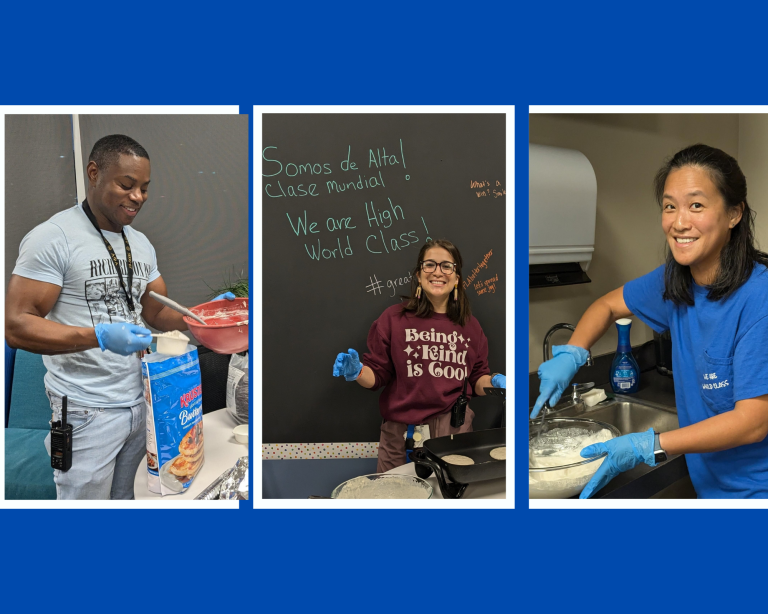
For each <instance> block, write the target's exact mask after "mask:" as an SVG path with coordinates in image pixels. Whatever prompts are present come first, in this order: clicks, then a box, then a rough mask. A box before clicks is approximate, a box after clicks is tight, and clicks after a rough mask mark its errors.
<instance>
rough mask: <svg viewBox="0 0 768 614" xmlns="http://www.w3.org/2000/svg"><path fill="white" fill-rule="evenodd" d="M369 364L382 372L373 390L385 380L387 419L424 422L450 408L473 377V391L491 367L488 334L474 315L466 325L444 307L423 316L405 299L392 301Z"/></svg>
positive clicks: (376, 329) (374, 332)
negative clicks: (450, 316)
mask: <svg viewBox="0 0 768 614" xmlns="http://www.w3.org/2000/svg"><path fill="white" fill-rule="evenodd" d="M368 350H369V351H368V352H367V353H366V354H363V365H365V366H367V367H369V368H370V369H371V370H372V371H373V373H374V375H375V376H376V383H375V384H374V386H373V390H376V389H378V388H380V387H381V386H384V387H385V388H384V392H382V393H381V396H380V397H379V408H380V410H381V415H382V416H383V417H384V419H385V420H392V421H394V422H401V423H405V424H422V423H424V422H425V421H426V420H427V418H429V417H430V416H433V415H435V414H439V413H442V412H445V411H450V409H451V407H453V404H454V402H455V401H456V399H458V398H459V395H460V394H461V389H462V385H463V383H464V377H468V378H469V379H468V383H467V396H468V397H472V396H474V387H475V383H476V382H477V380H478V379H480V377H481V376H483V375H490V371H489V370H488V340H487V339H486V338H485V335H484V334H483V329H482V328H480V323H479V322H478V321H477V320H476V319H475V318H474V317H471V318H470V319H469V321H468V322H467V324H466V325H465V326H459V325H458V324H454V323H453V322H451V321H450V320H449V319H448V316H447V315H445V314H444V313H435V314H433V315H432V316H431V317H429V318H417V317H416V316H415V315H414V314H413V313H412V312H403V311H402V306H401V305H393V306H392V307H389V308H388V309H387V310H386V311H385V312H384V313H383V314H381V316H380V317H379V319H378V320H376V321H375V322H374V323H373V326H371V330H370V332H369V333H368Z"/></svg>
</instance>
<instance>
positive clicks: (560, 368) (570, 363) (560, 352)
mask: <svg viewBox="0 0 768 614" xmlns="http://www.w3.org/2000/svg"><path fill="white" fill-rule="evenodd" d="M552 355H553V357H554V358H551V359H550V360H548V361H547V362H543V363H541V364H540V365H539V379H540V380H541V384H539V398H538V399H536V403H535V405H534V406H533V411H532V412H531V418H535V417H536V416H538V415H539V412H540V411H541V408H542V407H544V403H546V402H547V401H549V406H550V407H554V406H555V405H556V404H557V402H558V401H559V400H560V395H561V394H563V391H564V390H565V389H566V388H567V387H568V384H570V383H571V380H572V379H573V376H574V375H576V372H577V371H578V370H579V368H580V367H581V366H582V365H584V364H586V362H587V358H588V357H589V352H587V350H585V349H584V348H580V347H578V346H575V345H556V346H554V347H553V348H552Z"/></svg>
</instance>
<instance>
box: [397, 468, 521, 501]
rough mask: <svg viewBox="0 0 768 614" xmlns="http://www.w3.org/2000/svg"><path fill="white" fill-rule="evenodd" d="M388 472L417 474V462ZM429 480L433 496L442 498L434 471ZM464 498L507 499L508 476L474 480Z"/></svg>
mask: <svg viewBox="0 0 768 614" xmlns="http://www.w3.org/2000/svg"><path fill="white" fill-rule="evenodd" d="M387 473H391V474H398V475H416V465H415V463H407V464H406V465H401V466H400V467H395V468H394V469H390V470H389V471H387ZM427 482H429V484H430V485H431V486H432V498H433V499H442V498H443V493H441V492H440V484H438V483H437V478H436V477H435V474H434V473H433V474H432V475H431V476H429V477H428V478H427ZM461 498H462V500H463V499H506V498H507V480H506V478H497V479H495V480H484V481H482V482H473V483H472V484H468V485H467V490H465V491H464V495H463V496H462V497H461Z"/></svg>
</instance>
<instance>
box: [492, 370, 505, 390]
mask: <svg viewBox="0 0 768 614" xmlns="http://www.w3.org/2000/svg"><path fill="white" fill-rule="evenodd" d="M491 386H493V387H494V388H506V387H507V378H506V377H505V376H504V374H503V373H497V374H496V375H494V376H493V377H492V378H491Z"/></svg>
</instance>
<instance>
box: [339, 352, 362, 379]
mask: <svg viewBox="0 0 768 614" xmlns="http://www.w3.org/2000/svg"><path fill="white" fill-rule="evenodd" d="M362 370H363V363H361V362H360V357H359V356H358V354H357V352H356V351H355V350H353V349H352V348H349V354H345V353H344V352H341V353H340V354H339V355H338V356H337V357H336V362H334V363H333V376H334V377H341V376H342V375H343V376H344V379H345V380H347V381H348V382H352V381H354V380H356V379H357V377H358V376H359V375H360V371H362Z"/></svg>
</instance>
